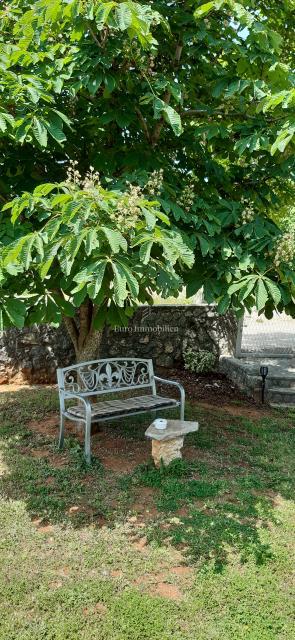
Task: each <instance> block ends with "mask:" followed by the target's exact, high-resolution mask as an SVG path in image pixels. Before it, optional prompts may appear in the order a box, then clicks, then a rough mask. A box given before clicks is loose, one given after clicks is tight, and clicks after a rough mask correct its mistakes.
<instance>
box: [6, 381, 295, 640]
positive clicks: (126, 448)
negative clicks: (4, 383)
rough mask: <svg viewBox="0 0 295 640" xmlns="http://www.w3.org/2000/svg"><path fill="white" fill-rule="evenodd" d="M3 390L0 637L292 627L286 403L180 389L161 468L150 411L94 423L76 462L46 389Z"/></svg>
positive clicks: (106, 638)
mask: <svg viewBox="0 0 295 640" xmlns="http://www.w3.org/2000/svg"><path fill="white" fill-rule="evenodd" d="M0 403H1V407H0V410H1V426H0V456H1V457H0V640H92V639H93V640H94V639H95V640H168V639H170V638H173V639H174V640H211V639H212V640H213V639H214V640H290V639H291V638H294V637H295V628H294V625H293V620H294V617H293V614H294V610H292V603H293V602H294V589H293V593H292V565H293V567H294V524H295V510H294V446H293V442H294V439H293V434H294V425H295V412H292V411H287V410H286V411H279V410H273V411H271V410H265V411H260V410H255V409H253V410H251V408H250V409H249V406H248V408H247V407H243V406H242V405H234V404H233V405H232V406H231V407H228V408H227V409H226V408H223V409H220V408H216V407H215V408H214V407H211V408H206V407H205V406H203V405H198V404H196V403H191V404H190V405H189V406H187V418H188V419H197V420H199V422H200V431H199V432H198V433H196V434H191V435H190V436H188V437H187V440H186V447H185V448H184V460H182V461H177V462H176V463H174V464H172V465H170V467H168V468H167V469H165V470H160V471H158V470H155V469H154V467H153V465H152V464H151V461H150V443H149V442H147V441H146V440H145V438H144V435H143V434H144V431H145V429H146V427H147V425H148V424H149V422H150V421H151V420H149V416H147V415H144V416H139V417H133V418H129V420H128V419H126V420H121V419H120V421H119V424H116V423H115V422H114V423H112V422H111V423H110V424H108V425H104V426H103V427H101V430H100V431H97V433H95V434H94V435H93V452H94V461H93V464H92V466H91V468H88V467H87V466H86V465H85V463H84V460H83V453H82V449H81V441H80V440H79V438H78V437H77V436H76V435H75V433H74V430H73V426H72V427H70V428H69V430H68V434H67V437H66V447H65V450H64V452H62V453H60V452H58V451H57V449H56V436H57V424H58V415H57V393H56V390H55V389H51V388H42V389H36V388H29V387H28V388H23V389H20V390H16V391H11V392H7V393H6V392H2V393H0ZM171 415H173V414H171ZM292 557H293V560H292ZM293 586H294V582H293Z"/></svg>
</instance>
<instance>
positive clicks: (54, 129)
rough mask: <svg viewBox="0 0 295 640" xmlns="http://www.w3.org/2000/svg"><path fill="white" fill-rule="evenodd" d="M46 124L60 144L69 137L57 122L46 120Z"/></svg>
mask: <svg viewBox="0 0 295 640" xmlns="http://www.w3.org/2000/svg"><path fill="white" fill-rule="evenodd" d="M45 126H46V129H47V131H48V133H49V134H50V135H51V137H52V138H53V139H54V140H56V142H58V143H59V144H61V143H62V142H64V141H65V140H66V139H67V138H66V136H65V134H64V131H63V130H62V129H61V128H60V127H58V126H57V124H56V123H55V122H53V121H48V120H46V122H45Z"/></svg>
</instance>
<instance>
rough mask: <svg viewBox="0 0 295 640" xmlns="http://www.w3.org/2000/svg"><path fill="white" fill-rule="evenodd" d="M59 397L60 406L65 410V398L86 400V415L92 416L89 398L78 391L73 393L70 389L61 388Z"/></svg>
mask: <svg viewBox="0 0 295 640" xmlns="http://www.w3.org/2000/svg"><path fill="white" fill-rule="evenodd" d="M59 398H60V408H61V410H62V411H65V400H71V399H76V400H79V401H80V402H84V405H85V413H86V416H87V415H88V414H89V415H90V416H91V402H90V401H89V400H88V398H84V397H83V396H82V395H81V396H80V395H79V394H78V393H71V392H68V391H64V390H63V389H59Z"/></svg>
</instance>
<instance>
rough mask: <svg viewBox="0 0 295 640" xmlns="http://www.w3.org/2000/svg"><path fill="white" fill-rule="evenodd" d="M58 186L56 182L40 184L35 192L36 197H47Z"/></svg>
mask: <svg viewBox="0 0 295 640" xmlns="http://www.w3.org/2000/svg"><path fill="white" fill-rule="evenodd" d="M56 187H57V185H56V184H55V183H54V182H46V183H45V184H39V185H38V187H36V188H35V189H34V191H33V195H34V196H47V195H48V194H49V193H51V191H53V189H55V188H56Z"/></svg>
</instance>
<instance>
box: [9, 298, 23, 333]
mask: <svg viewBox="0 0 295 640" xmlns="http://www.w3.org/2000/svg"><path fill="white" fill-rule="evenodd" d="M4 310H5V312H6V314H7V315H8V318H9V320H10V321H11V322H12V324H13V325H15V326H16V327H18V329H22V327H23V326H24V324H25V315H26V306H25V304H24V303H23V302H22V301H21V300H18V299H10V300H8V301H7V303H6V305H5V307H4Z"/></svg>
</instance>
